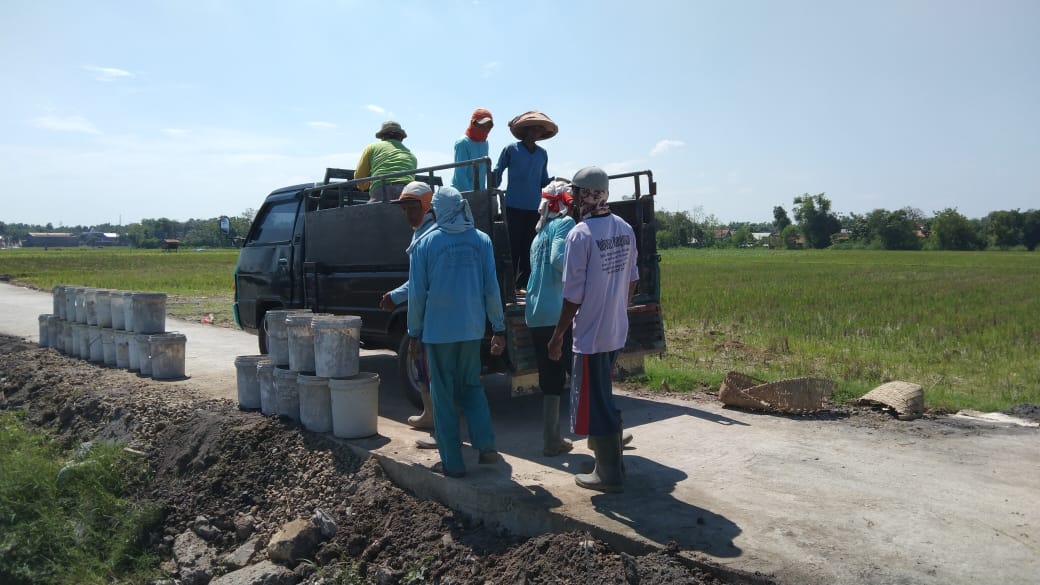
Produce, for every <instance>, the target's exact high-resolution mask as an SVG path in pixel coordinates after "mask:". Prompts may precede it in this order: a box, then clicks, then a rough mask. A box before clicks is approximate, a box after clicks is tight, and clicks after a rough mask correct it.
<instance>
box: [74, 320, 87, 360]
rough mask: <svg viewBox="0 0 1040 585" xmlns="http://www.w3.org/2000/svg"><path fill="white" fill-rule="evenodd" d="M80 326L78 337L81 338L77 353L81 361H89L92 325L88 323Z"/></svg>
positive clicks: (78, 342) (77, 342)
mask: <svg viewBox="0 0 1040 585" xmlns="http://www.w3.org/2000/svg"><path fill="white" fill-rule="evenodd" d="M77 325H79V326H78V327H77V328H76V336H77V337H78V338H79V339H78V340H77V341H76V351H77V352H78V354H79V359H81V360H89V359H90V325H87V324H86V323H77Z"/></svg>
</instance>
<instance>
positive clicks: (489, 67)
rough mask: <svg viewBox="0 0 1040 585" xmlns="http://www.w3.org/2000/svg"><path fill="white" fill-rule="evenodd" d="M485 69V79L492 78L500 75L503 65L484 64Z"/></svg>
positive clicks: (496, 63)
mask: <svg viewBox="0 0 1040 585" xmlns="http://www.w3.org/2000/svg"><path fill="white" fill-rule="evenodd" d="M483 69H484V77H491V76H493V75H495V74H496V73H498V72H499V71H500V70H501V69H502V63H500V62H498V61H491V62H489V63H484V67H483Z"/></svg>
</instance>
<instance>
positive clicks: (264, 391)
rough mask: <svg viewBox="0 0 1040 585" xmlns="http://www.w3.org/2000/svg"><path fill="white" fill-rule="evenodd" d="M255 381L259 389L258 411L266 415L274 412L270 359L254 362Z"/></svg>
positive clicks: (272, 369)
mask: <svg viewBox="0 0 1040 585" xmlns="http://www.w3.org/2000/svg"><path fill="white" fill-rule="evenodd" d="M256 381H257V384H258V386H259V389H260V412H262V413H264V414H266V415H269V416H270V415H273V414H276V413H275V402H276V401H277V400H276V399H275V395H274V364H272V363H271V360H270V359H262V360H260V361H258V362H256Z"/></svg>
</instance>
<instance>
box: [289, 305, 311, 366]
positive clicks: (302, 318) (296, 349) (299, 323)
mask: <svg viewBox="0 0 1040 585" xmlns="http://www.w3.org/2000/svg"><path fill="white" fill-rule="evenodd" d="M313 319H314V315H313V314H312V313H290V314H288V315H286V316H285V333H286V335H285V336H286V340H287V341H288V353H289V369H290V370H292V371H294V372H313V371H314V330H313V329H311V321H312V320H313Z"/></svg>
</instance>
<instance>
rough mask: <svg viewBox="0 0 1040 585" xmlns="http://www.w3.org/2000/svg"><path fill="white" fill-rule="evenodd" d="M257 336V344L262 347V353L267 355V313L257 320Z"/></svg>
mask: <svg viewBox="0 0 1040 585" xmlns="http://www.w3.org/2000/svg"><path fill="white" fill-rule="evenodd" d="M256 336H257V337H259V338H260V339H259V341H258V342H257V344H258V345H259V346H260V353H261V354H263V355H267V312H266V311H265V312H263V313H261V314H260V316H259V317H258V318H257V320H256Z"/></svg>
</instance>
